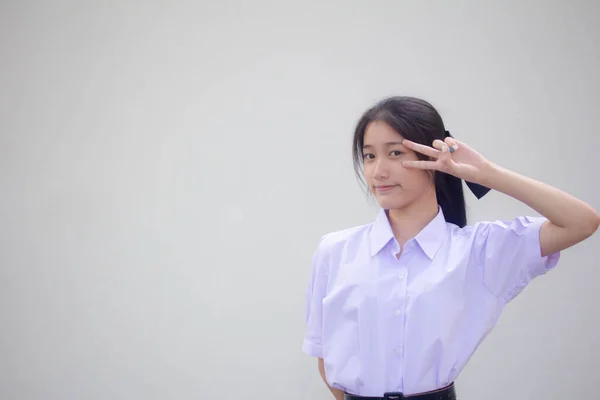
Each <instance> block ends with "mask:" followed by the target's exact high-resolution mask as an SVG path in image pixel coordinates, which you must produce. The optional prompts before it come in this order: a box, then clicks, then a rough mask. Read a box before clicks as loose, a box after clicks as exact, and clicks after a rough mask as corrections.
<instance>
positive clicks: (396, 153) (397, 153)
mask: <svg viewBox="0 0 600 400" xmlns="http://www.w3.org/2000/svg"><path fill="white" fill-rule="evenodd" d="M390 154H391V155H393V156H400V155H402V152H401V151H400V150H392V152H391V153H390Z"/></svg>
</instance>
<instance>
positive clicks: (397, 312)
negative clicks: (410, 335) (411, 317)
mask: <svg viewBox="0 0 600 400" xmlns="http://www.w3.org/2000/svg"><path fill="white" fill-rule="evenodd" d="M394 315H395V316H396V317H399V316H400V315H402V310H401V309H397V310H396V312H395V313H394Z"/></svg>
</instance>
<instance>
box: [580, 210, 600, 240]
mask: <svg viewBox="0 0 600 400" xmlns="http://www.w3.org/2000/svg"><path fill="white" fill-rule="evenodd" d="M598 227H600V214H598V213H597V212H596V211H592V214H591V215H590V217H589V218H588V219H587V220H586V223H585V224H584V225H583V226H582V232H581V233H582V235H583V236H584V239H587V238H589V237H590V236H592V235H593V234H594V233H596V231H597V230H598Z"/></svg>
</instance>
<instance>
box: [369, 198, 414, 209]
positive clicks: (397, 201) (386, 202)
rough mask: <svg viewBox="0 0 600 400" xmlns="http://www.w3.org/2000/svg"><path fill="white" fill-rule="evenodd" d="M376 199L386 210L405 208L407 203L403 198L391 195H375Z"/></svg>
mask: <svg viewBox="0 0 600 400" xmlns="http://www.w3.org/2000/svg"><path fill="white" fill-rule="evenodd" d="M375 200H377V203H378V204H379V207H381V208H383V209H384V210H393V209H400V208H404V207H406V205H407V202H406V200H405V199H403V198H398V197H397V196H396V197H389V196H375Z"/></svg>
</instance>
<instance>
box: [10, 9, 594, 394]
mask: <svg viewBox="0 0 600 400" xmlns="http://www.w3.org/2000/svg"><path fill="white" fill-rule="evenodd" d="M599 17H600V3H598V2H593V1H591V0H590V1H569V2H568V1H562V2H559V1H546V2H541V1H538V2H534V1H526V2H522V1H507V2H489V1H488V2H476V1H455V2H449V1H448V2H442V1H437V2H434V1H418V2H417V1H412V2H408V1H389V2H369V3H368V4H367V2H348V1H344V2H341V1H338V2H307V1H303V2H299V1H297V2H293V3H292V2H275V1H272V2H266V1H260V2H257V1H254V2H241V1H240V2H231V1H227V2H208V1H203V2H202V1H200V2H193V1H179V2H167V1H162V2H159V1H149V2H146V1H131V0H129V1H124V0H121V1H96V2H83V1H69V2H67V1H54V2H50V1H47V2H42V1H40V2H32V1H2V2H1V3H0V55H1V63H0V190H1V193H0V266H1V269H0V317H1V321H2V322H1V329H0V355H1V357H0V398H2V399H5V400H17V399H18V400H21V399H35V400H37V399H43V400H51V399H57V400H58V399H61V400H64V399H86V400H95V399H98V400H100V399H101V400H106V399H209V398H215V399H216V398H236V396H237V395H238V394H243V395H244V396H245V398H255V399H258V398H261V399H283V398H285V399H298V400H300V399H318V398H321V399H326V398H330V395H329V393H328V391H327V389H326V388H325V386H324V384H323V383H322V381H321V378H320V377H319V375H318V372H317V363H316V361H315V360H313V359H310V358H309V357H307V356H304V355H303V354H302V353H301V351H300V348H301V343H302V337H303V334H304V293H305V287H306V283H307V279H308V273H309V265H310V257H311V255H312V252H313V250H314V248H315V245H316V243H317V240H318V238H319V237H320V235H322V234H323V233H325V232H328V231H331V230H336V229H342V228H346V227H350V226H353V225H357V224H362V223H366V222H369V221H370V220H371V219H372V218H373V217H374V215H375V212H376V207H375V206H374V204H373V201H369V200H368V199H366V197H365V196H364V195H363V193H362V192H361V189H360V186H359V184H358V182H357V181H356V179H355V177H354V175H353V171H352V166H351V157H350V139H351V135H352V129H353V125H354V123H355V122H356V120H357V119H358V117H359V115H360V113H361V112H362V111H363V110H364V109H365V108H366V107H368V106H370V105H371V104H372V103H373V102H375V101H377V100H379V99H380V98H382V97H384V96H387V95H393V94H408V95H416V96H420V97H424V98H426V99H427V100H429V101H431V102H433V104H434V105H435V106H437V107H438V108H439V110H440V112H441V113H442V115H443V117H444V118H445V122H446V123H447V126H448V128H449V129H450V130H451V131H452V132H453V134H454V135H455V136H457V137H458V138H460V139H461V140H464V141H466V142H467V143H469V144H470V145H472V146H473V147H475V148H476V149H477V150H479V151H481V152H482V153H483V154H484V155H486V156H487V157H488V158H490V159H492V160H493V161H495V162H497V163H499V164H501V165H503V166H505V167H508V168H510V169H513V170H517V171H519V172H521V173H524V174H527V175H529V176H532V177H534V178H538V179H541V180H543V181H545V182H548V183H550V184H553V185H556V186H558V187H559V188H562V189H564V190H566V191H568V192H570V193H573V194H574V195H576V196H578V197H580V198H582V199H583V200H585V201H587V202H589V203H591V204H592V205H593V206H594V207H595V208H597V209H600V200H599V198H600V196H599V195H600V189H599V186H600V185H598V183H599V178H598V173H599V172H600V169H599V168H598V158H599V157H598V155H599V153H598V152H599V150H600V138H599V133H598V130H599V126H600V112H598V109H599V107H600V79H599V77H598V71H600V28H599V27H598V24H597V21H598V18H599ZM468 206H469V212H470V215H471V217H472V218H473V219H472V220H475V219H484V218H485V219H496V218H509V217H514V216H516V215H520V214H533V215H535V213H534V212H533V211H532V210H530V209H528V208H527V207H525V206H524V205H521V204H519V203H518V202H516V201H514V200H512V199H510V198H508V197H506V196H504V195H501V194H499V193H493V194H491V195H490V196H489V197H486V198H485V199H484V200H481V201H475V200H474V198H473V196H468ZM599 244H600V243H599V241H598V235H595V236H593V237H592V238H591V239H589V240H588V241H586V242H584V243H583V244H581V245H579V246H578V247H576V248H573V249H570V250H568V251H566V252H565V253H563V257H562V261H561V264H560V267H559V268H558V269H557V270H555V271H553V272H552V273H551V274H549V275H547V276H544V277H542V278H540V279H539V280H537V281H536V282H535V283H533V284H532V285H531V286H530V287H529V288H528V289H527V290H526V291H525V292H524V293H523V294H522V295H520V296H519V297H518V298H517V299H516V300H515V301H514V303H512V304H511V305H510V306H509V307H508V309H507V310H506V312H505V314H504V316H503V318H502V319H501V321H500V324H499V325H498V327H497V328H496V330H495V331H493V333H492V334H491V335H490V336H489V337H488V339H487V340H486V341H485V342H484V344H483V345H482V346H481V347H480V350H479V351H478V352H477V353H476V355H475V356H474V357H473V359H472V362H471V363H470V364H469V366H468V367H467V369H466V370H465V371H464V373H463V374H462V376H461V378H460V379H459V381H458V383H457V384H458V388H459V393H460V397H461V398H462V399H464V400H466V399H473V400H475V399H483V398H485V399H489V400H493V399H495V400H501V399H506V398H507V396H508V397H510V398H511V399H513V400H517V399H532V398H540V399H542V398H543V399H560V398H577V397H578V396H580V397H582V398H583V397H584V396H592V397H593V393H594V392H595V390H596V389H595V387H596V385H597V384H598V383H600V367H599V364H598V360H599V359H600V339H599V338H600V335H599V334H598V325H599V323H600V312H598V303H599V298H598V294H597V293H598V281H599V280H600V269H599V268H598V261H597V257H598V255H599V253H598V246H599Z"/></svg>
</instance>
